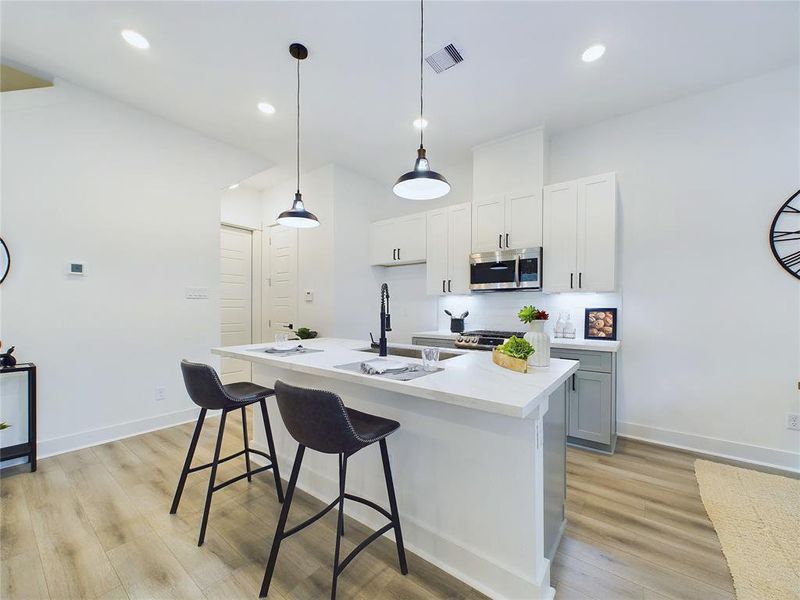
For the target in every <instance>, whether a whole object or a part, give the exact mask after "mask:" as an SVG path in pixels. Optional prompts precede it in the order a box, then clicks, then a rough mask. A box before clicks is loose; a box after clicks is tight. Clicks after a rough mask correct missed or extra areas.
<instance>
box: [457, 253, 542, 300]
mask: <svg viewBox="0 0 800 600" xmlns="http://www.w3.org/2000/svg"><path fill="white" fill-rule="evenodd" d="M469 289H470V290H472V291H473V292H489V291H495V290H499V291H512V290H541V289H542V249H541V248H524V249H521V250H501V251H497V252H481V253H480V254H471V255H470V257H469Z"/></svg>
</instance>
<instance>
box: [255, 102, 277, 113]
mask: <svg viewBox="0 0 800 600" xmlns="http://www.w3.org/2000/svg"><path fill="white" fill-rule="evenodd" d="M258 110H260V111H261V112H263V113H264V114H265V115H274V114H275V107H274V106H272V104H270V103H269V102H259V103H258Z"/></svg>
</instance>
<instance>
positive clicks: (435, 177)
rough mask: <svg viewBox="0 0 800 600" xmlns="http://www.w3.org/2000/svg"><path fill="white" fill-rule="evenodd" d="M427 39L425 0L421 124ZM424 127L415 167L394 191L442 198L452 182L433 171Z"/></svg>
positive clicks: (415, 196)
mask: <svg viewBox="0 0 800 600" xmlns="http://www.w3.org/2000/svg"><path fill="white" fill-rule="evenodd" d="M424 40H425V8H424V0H420V2H419V119H420V125H424V123H425V121H424V119H423V118H422V108H423V102H422V98H423V94H422V91H423V86H422V83H423V71H422V64H423V57H424V54H425V50H424ZM424 129H425V128H424V127H420V128H419V149H418V150H417V160H416V162H414V169H413V170H412V171H409V172H408V173H406V174H404V175H401V176H400V179H398V180H397V183H395V184H394V193H395V194H397V195H398V196H400V197H401V198H406V199H408V200H433V199H434V198H441V197H442V196H444V195H445V194H447V192H449V191H450V184H449V183H447V179H445V178H444V175H441V174H440V173H437V172H436V171H431V168H430V165H429V164H428V159H427V158H426V156H425V146H424V145H423V144H422V138H423V130H424Z"/></svg>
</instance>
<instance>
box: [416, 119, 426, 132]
mask: <svg viewBox="0 0 800 600" xmlns="http://www.w3.org/2000/svg"><path fill="white" fill-rule="evenodd" d="M427 126H428V121H426V120H425V119H423V118H422V117H420V118H418V119H414V127H416V128H417V129H425V128H426V127H427Z"/></svg>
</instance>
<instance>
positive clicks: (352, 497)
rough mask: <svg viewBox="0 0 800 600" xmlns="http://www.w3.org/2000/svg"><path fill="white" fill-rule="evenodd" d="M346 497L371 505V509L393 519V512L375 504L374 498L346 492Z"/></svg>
mask: <svg viewBox="0 0 800 600" xmlns="http://www.w3.org/2000/svg"><path fill="white" fill-rule="evenodd" d="M344 497H345V499H347V500H353V501H354V502H360V503H361V504H365V505H366V506H369V507H370V508H371V509H373V510H376V511H378V512H379V513H381V514H382V515H383V516H384V517H386V518H387V519H389V520H390V521H391V520H392V513H390V512H389V511H388V510H386V509H385V508H383V507H382V506H379V505H378V504H375V503H374V502H373V501H372V500H367V499H366V498H362V497H361V496H354V495H353V494H345V495H344ZM336 500H337V501H338V500H339V499H338V498H337V499H336Z"/></svg>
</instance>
